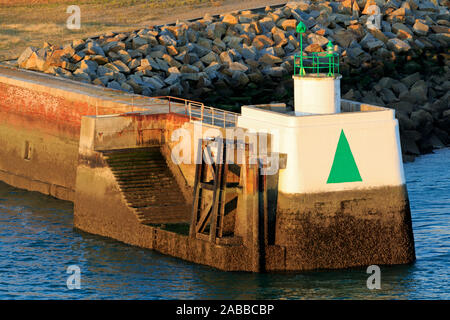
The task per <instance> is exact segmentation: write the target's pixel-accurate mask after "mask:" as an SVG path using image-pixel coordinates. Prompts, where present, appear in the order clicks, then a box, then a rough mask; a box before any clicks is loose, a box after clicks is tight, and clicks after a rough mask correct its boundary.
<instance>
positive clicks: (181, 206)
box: [103, 147, 191, 224]
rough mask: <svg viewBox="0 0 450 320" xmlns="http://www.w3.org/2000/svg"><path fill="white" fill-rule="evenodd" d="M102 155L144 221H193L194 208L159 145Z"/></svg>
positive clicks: (156, 222) (127, 198)
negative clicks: (188, 202) (192, 208)
mask: <svg viewBox="0 0 450 320" xmlns="http://www.w3.org/2000/svg"><path fill="white" fill-rule="evenodd" d="M103 156H104V158H105V159H106V161H107V163H108V165H109V167H110V168H111V170H112V172H113V173H114V176H115V178H116V180H117V183H118V184H119V186H120V189H121V191H122V193H123V196H124V198H125V200H126V202H127V204H128V206H129V207H130V208H132V210H133V211H134V212H135V213H136V216H137V218H138V219H139V221H140V222H141V223H143V224H162V223H180V222H187V221H189V220H190V216H191V207H190V205H188V204H187V203H186V199H185V197H184V196H183V193H182V191H181V189H180V187H179V185H178V183H177V181H176V179H175V177H174V175H173V174H172V172H171V170H170V169H169V167H168V166H167V163H166V160H165V158H164V156H163V155H162V154H161V151H160V148H159V147H150V148H134V149H120V150H110V151H105V152H104V153H103Z"/></svg>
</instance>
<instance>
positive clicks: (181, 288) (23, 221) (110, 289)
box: [0, 149, 450, 299]
mask: <svg viewBox="0 0 450 320" xmlns="http://www.w3.org/2000/svg"><path fill="white" fill-rule="evenodd" d="M404 168H405V175H406V177H407V185H408V193H409V197H410V202H411V212H412V222H413V229H414V238H415V245H416V255H417V261H416V263H414V264H412V265H406V266H390V267H387V266H384V267H383V266H382V267H381V270H382V288H381V290H375V291H371V290H368V289H367V288H366V280H367V277H368V274H366V270H365V268H354V269H348V270H335V271H316V272H304V273H297V274H252V273H243V272H235V273H228V272H221V271H217V270H215V269H213V268H210V267H206V266H200V265H195V264H191V263H187V262H184V261H182V260H178V259H175V258H172V257H168V256H164V255H162V254H159V253H157V252H153V251H150V250H145V249H140V248H135V247H131V246H127V245H124V244H121V243H119V242H116V241H114V240H110V239H105V238H101V237H97V236H93V235H89V234H86V233H83V232H79V231H75V230H74V229H73V227H72V213H73V206H72V204H71V203H70V202H66V201H60V200H57V199H54V198H51V197H47V196H43V195H41V194H38V193H35V192H27V191H23V190H19V189H15V188H12V187H10V186H8V185H6V184H3V183H1V182H0V257H1V258H0V299H119V298H123V299H201V298H203V299H449V298H450V295H449V291H450V287H449V276H448V274H449V267H450V215H449V214H450V149H444V150H438V151H436V153H435V154H430V155H425V156H422V157H420V158H418V159H416V161H415V162H413V163H407V164H405V165H404ZM72 264H76V265H78V266H79V267H80V268H81V290H68V289H67V287H66V280H67V276H68V274H67V273H66V269H67V267H68V266H69V265H72Z"/></svg>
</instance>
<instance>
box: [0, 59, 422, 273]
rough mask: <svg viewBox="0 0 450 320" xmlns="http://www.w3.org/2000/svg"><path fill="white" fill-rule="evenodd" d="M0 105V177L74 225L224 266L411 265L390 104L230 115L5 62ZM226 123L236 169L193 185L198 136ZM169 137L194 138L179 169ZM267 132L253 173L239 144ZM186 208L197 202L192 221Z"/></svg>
mask: <svg viewBox="0 0 450 320" xmlns="http://www.w3.org/2000/svg"><path fill="white" fill-rule="evenodd" d="M0 98H1V99H0V115H1V117H0V143H1V145H2V146H4V148H2V149H0V179H1V180H3V181H5V182H6V183H9V184H11V185H13V186H16V187H19V188H24V189H28V190H35V191H39V192H42V193H44V194H50V195H52V196H55V197H57V198H60V199H65V200H70V201H73V202H74V227H76V228H78V229H81V230H84V231H86V232H89V233H93V234H97V235H101V236H104V237H109V238H112V239H116V240H118V241H121V242H124V243H127V244H130V245H135V246H139V247H143V248H148V249H153V250H157V251H159V252H162V253H164V254H168V255H171V256H174V257H178V258H181V259H184V260H187V261H191V262H194V263H199V264H204V265H209V266H213V267H215V268H218V269H221V270H227V271H252V272H264V271H267V272H270V271H301V270H312V269H322V268H325V269H335V268H346V267H354V266H365V265H370V264H402V263H410V262H412V261H414V260H415V253H414V239H413V234H412V227H411V217H410V211H409V210H410V209H409V201H408V195H407V192H406V186H405V178H404V175H403V167H402V159H401V150H400V146H399V137H398V124H397V121H396V120H395V118H394V113H393V111H392V110H391V109H387V108H380V107H376V106H371V105H366V104H360V103H355V102H350V101H345V100H342V101H341V103H340V111H341V112H340V113H335V114H321V115H311V116H302V117H298V116H296V115H295V112H293V111H288V110H285V108H282V107H281V106H276V107H275V106H274V107H273V108H272V107H270V108H268V107H267V106H245V107H243V108H242V114H241V115H234V114H231V113H230V114H226V113H224V112H223V111H222V113H220V112H221V111H220V110H217V109H208V108H207V107H205V106H203V105H202V104H195V102H189V101H187V100H186V101H184V102H182V103H180V102H174V101H173V100H172V101H171V100H169V99H156V98H138V96H135V95H128V94H123V93H122V92H116V91H114V90H102V89H100V88H97V87H94V86H92V85H84V84H80V83H75V82H70V81H67V80H65V79H58V78H55V77H50V76H47V75H42V74H38V73H34V72H29V71H20V70H15V69H8V68H3V67H0ZM217 114H219V115H220V116H217ZM205 115H206V116H205ZM214 115H216V116H215V118H214ZM227 117H228V118H229V119H233V120H230V121H229V122H227V121H224V120H226V119H228V118H227ZM220 119H222V120H220ZM199 128H200V129H199ZM229 128H235V129H241V130H242V131H243V132H244V137H243V138H237V139H236V140H233V141H232V142H231V144H232V145H234V146H235V147H236V149H234V150H235V151H236V150H237V149H238V147H239V146H241V147H243V150H244V151H245V152H244V160H245V161H243V163H239V164H233V165H229V164H228V163H225V164H223V166H219V165H217V166H216V165H214V166H210V167H209V168H208V169H207V170H209V171H208V172H209V173H207V174H206V175H205V177H206V179H205V180H204V181H203V180H201V181H199V180H198V179H197V178H196V177H197V176H198V173H199V171H198V170H199V167H200V166H201V165H202V164H196V163H195V161H194V155H195V154H197V150H198V149H196V148H197V146H198V144H197V143H198V141H199V139H200V141H204V142H205V141H206V143H209V142H208V141H211V139H216V140H215V141H219V139H218V137H226V130H227V129H229ZM178 129H182V130H184V131H183V132H186V133H189V136H190V137H191V139H192V140H191V141H190V143H189V148H190V149H191V150H192V153H191V157H192V158H191V159H190V160H192V161H190V162H189V161H185V162H182V163H175V162H174V161H173V158H172V155H173V151H174V150H176V148H177V146H178V144H179V140H178V139H173V134H174V132H176V131H177V130H178ZM268 130H269V131H270V130H273V131H270V132H269V133H268V138H269V141H270V144H269V146H268V150H266V151H267V154H268V155H270V154H275V155H277V158H278V159H279V161H278V162H277V163H278V166H277V169H276V170H275V171H274V172H273V174H270V175H264V174H263V173H262V172H263V171H264V169H265V166H266V165H262V163H263V161H262V160H263V157H261V156H260V155H261V154H260V153H258V152H257V157H256V158H254V157H253V155H252V154H251V153H250V151H249V150H252V147H251V146H255V141H256V142H259V141H258V139H261V138H260V136H257V133H258V132H259V131H265V132H267V131H268ZM275 132H277V134H275ZM255 136H256V137H257V139H256V140H254V139H253V138H254V137H255ZM367 146H370V148H367ZM260 148H261V147H260V144H259V143H256V151H260ZM364 150H365V151H364ZM202 152H203V151H202ZM236 152H237V151H236ZM350 154H351V156H350ZM252 160H256V162H252ZM202 163H203V162H202ZM203 164H204V163H203ZM220 165H222V164H220ZM205 168H206V167H205ZM220 168H221V169H220ZM211 170H213V171H211ZM220 170H222V171H220ZM216 173H221V174H222V178H221V179H222V180H220V181H221V183H222V185H220V183H216V182H215V181H216ZM208 177H209V178H208ZM217 181H219V180H217ZM200 183H201V184H200ZM215 183H216V184H215ZM199 187H201V188H203V189H204V190H205V191H204V195H205V196H204V197H203V198H202V199H199V198H197V197H196V194H197V193H196V192H197V191H198V190H197V189H198V188H199ZM213 194H215V195H216V196H213ZM214 199H220V201H219V200H217V201H219V202H214V201H215V200H214ZM196 200H202V201H203V202H204V206H199V209H200V211H198V213H199V214H200V215H199V216H198V219H192V213H193V212H196V211H195V210H194V208H195V205H194V204H195V202H196ZM208 205H212V206H215V207H214V208H216V209H214V210H213V209H211V210H210V211H208V210H207V209H208V208H207V206H208ZM194 227H195V228H194ZM216 228H217V230H218V231H220V232H217V234H216V233H214V234H213V233H212V232H213V231H211V230H216ZM192 230H194V231H195V232H193V231H192Z"/></svg>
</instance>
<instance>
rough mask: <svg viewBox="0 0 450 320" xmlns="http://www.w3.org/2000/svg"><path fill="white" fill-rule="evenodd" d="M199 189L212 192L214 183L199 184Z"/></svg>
mask: <svg viewBox="0 0 450 320" xmlns="http://www.w3.org/2000/svg"><path fill="white" fill-rule="evenodd" d="M200 188H202V189H207V190H211V191H214V183H213V182H201V183H200Z"/></svg>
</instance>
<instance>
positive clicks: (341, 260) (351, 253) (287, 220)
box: [275, 185, 415, 271]
mask: <svg viewBox="0 0 450 320" xmlns="http://www.w3.org/2000/svg"><path fill="white" fill-rule="evenodd" d="M275 245H276V246H280V247H284V248H285V250H284V251H285V257H284V266H283V270H286V271H294V270H312V269H337V268H348V267H356V266H367V265H372V264H378V265H393V264H406V263H411V262H413V261H414V260H415V250H414V237H413V232H412V224H411V213H410V207H409V200H408V194H407V191H406V186H405V185H402V186H396V187H382V188H374V189H368V190H351V191H339V192H326V193H316V194H282V193H280V194H279V197H278V210H277V218H276V225H275Z"/></svg>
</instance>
